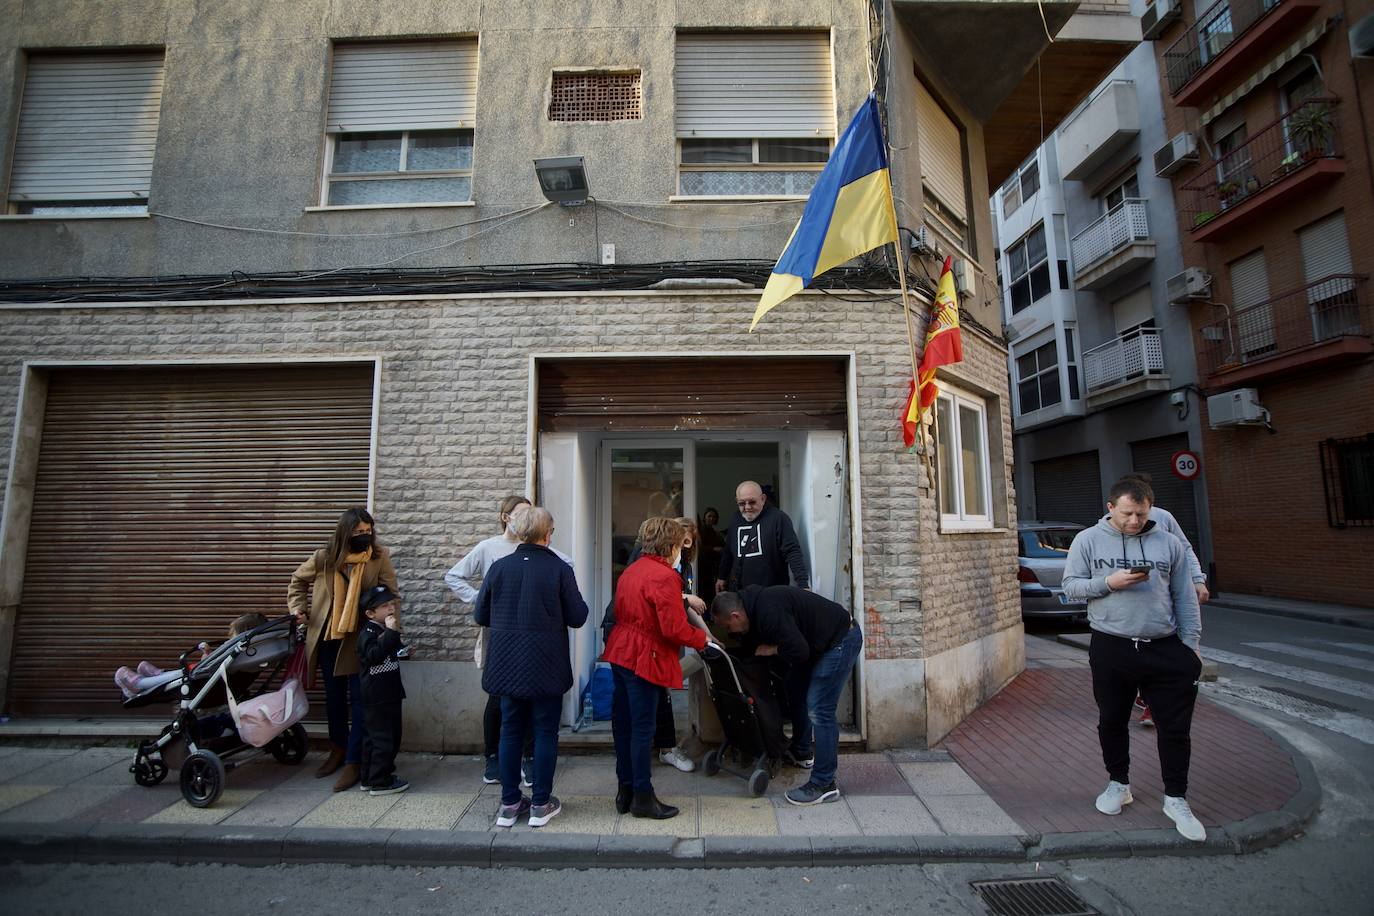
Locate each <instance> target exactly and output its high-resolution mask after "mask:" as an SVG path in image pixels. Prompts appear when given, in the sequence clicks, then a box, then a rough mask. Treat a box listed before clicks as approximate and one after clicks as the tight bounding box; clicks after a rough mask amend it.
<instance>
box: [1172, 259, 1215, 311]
mask: <svg viewBox="0 0 1374 916" xmlns="http://www.w3.org/2000/svg"><path fill="white" fill-rule="evenodd" d="M1165 289H1166V290H1167V291H1168V293H1169V301H1170V302H1171V303H1173V304H1174V305H1186V304H1187V303H1189V302H1192V301H1193V300H1195V299H1206V298H1208V297H1209V296H1210V295H1211V294H1212V293H1211V289H1212V278H1211V277H1210V276H1208V274H1207V271H1205V270H1203V269H1202V268H1201V267H1185V268H1183V273H1181V274H1174V275H1173V276H1172V277H1170V278H1169V282H1168V283H1167V284H1166V286H1165Z"/></svg>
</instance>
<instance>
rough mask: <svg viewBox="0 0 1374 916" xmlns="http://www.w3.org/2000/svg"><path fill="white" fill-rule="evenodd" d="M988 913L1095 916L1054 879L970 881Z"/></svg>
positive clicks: (1025, 915)
mask: <svg viewBox="0 0 1374 916" xmlns="http://www.w3.org/2000/svg"><path fill="white" fill-rule="evenodd" d="M970 886H971V887H972V888H973V890H974V892H975V893H976V894H977V895H978V898H979V899H980V900H982V901H983V905H984V906H985V907H987V908H988V912H989V913H991V914H992V916H1099V913H1098V911H1097V910H1095V909H1093V908H1092V907H1090V906H1088V904H1086V903H1084V902H1083V899H1082V898H1081V897H1079V896H1078V895H1077V894H1075V893H1074V892H1073V891H1071V890H1069V888H1068V887H1067V886H1066V885H1065V884H1064V883H1063V882H1062V881H1060V880H1059V879H1058V878H1007V879H1004V880H999V881H972V882H970Z"/></svg>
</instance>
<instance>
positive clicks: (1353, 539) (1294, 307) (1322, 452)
mask: <svg viewBox="0 0 1374 916" xmlns="http://www.w3.org/2000/svg"><path fill="white" fill-rule="evenodd" d="M1371 11H1374V5H1371V4H1370V3H1368V2H1315V0H1221V2H1217V3H1195V4H1192V5H1191V8H1188V5H1187V4H1182V5H1181V4H1180V3H1179V0H1169V2H1166V3H1161V2H1159V0H1156V2H1155V4H1154V5H1153V7H1151V8H1150V9H1148V10H1147V11H1146V14H1145V18H1144V19H1143V20H1142V24H1143V25H1144V27H1145V28H1144V31H1145V34H1146V37H1152V38H1153V39H1154V42H1155V50H1156V53H1157V55H1158V60H1159V74H1160V81H1161V86H1162V89H1163V95H1164V100H1165V104H1164V114H1165V123H1166V127H1167V133H1168V135H1169V136H1170V137H1171V140H1170V142H1169V143H1166V144H1165V145H1164V146H1163V147H1162V148H1161V149H1160V150H1159V151H1158V152H1157V153H1156V154H1155V166H1156V168H1157V169H1158V170H1159V171H1160V172H1161V173H1163V174H1168V175H1171V176H1172V181H1173V184H1174V193H1175V198H1176V203H1177V207H1178V211H1179V223H1180V234H1181V236H1182V239H1183V261H1184V265H1185V267H1184V272H1183V273H1182V274H1180V275H1179V276H1178V277H1176V278H1175V280H1174V281H1171V283H1170V291H1169V294H1170V299H1171V300H1172V301H1173V302H1174V303H1175V306H1176V307H1178V308H1186V309H1188V310H1189V314H1190V316H1191V319H1192V326H1193V334H1194V345H1195V347H1196V352H1197V363H1198V376H1199V381H1200V384H1201V387H1202V394H1203V395H1204V397H1203V398H1202V399H1200V400H1201V403H1200V404H1199V407H1200V409H1202V410H1203V411H1204V417H1205V423H1204V443H1205V455H1206V461H1205V463H1206V470H1205V476H1206V481H1207V489H1208V498H1209V502H1210V507H1211V513H1212V527H1213V535H1214V554H1215V563H1216V573H1217V576H1216V583H1215V584H1216V585H1217V586H1219V587H1220V588H1221V589H1223V590H1229V591H1234V592H1242V593H1252V594H1263V595H1274V596H1286V597H1294V598H1306V599H1312V600H1318V601H1331V602H1344V603H1351V604H1359V605H1374V588H1371V587H1370V586H1369V585H1368V583H1367V582H1365V581H1364V578H1363V576H1362V575H1361V571H1362V570H1363V569H1364V568H1365V567H1367V566H1368V562H1369V558H1370V557H1371V556H1374V437H1371V431H1374V359H1371V351H1372V350H1374V346H1371V333H1374V311H1372V310H1371V300H1370V291H1369V285H1368V276H1369V274H1370V273H1371V272H1374V159H1371V156H1372V155H1374V154H1372V153H1371V150H1370V137H1371V133H1370V131H1371V126H1374V109H1372V108H1371V107H1370V106H1371V105H1374V61H1371V60H1370V59H1369V55H1370V53H1371V52H1370V49H1369V47H1368V46H1367V45H1368V43H1369V41H1370V39H1369V37H1368V36H1369V33H1370V29H1371V28H1372V27H1374V23H1371V21H1370V18H1369V17H1370V15H1371ZM1361 35H1364V36H1365V37H1364V38H1361V37H1360V36H1361ZM1361 41H1363V42H1364V43H1365V44H1364V46H1361V44H1360V42H1361ZM1361 47H1363V55H1362V56H1357V55H1355V54H1353V53H1352V49H1354V50H1359V49H1360V48H1361Z"/></svg>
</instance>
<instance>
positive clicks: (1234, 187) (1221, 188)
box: [1217, 178, 1240, 210]
mask: <svg viewBox="0 0 1374 916" xmlns="http://www.w3.org/2000/svg"><path fill="white" fill-rule="evenodd" d="M1217 197H1219V198H1221V209H1223V210H1225V209H1226V208H1227V207H1229V206H1231V204H1233V203H1235V202H1236V200H1237V199H1238V198H1239V197H1240V185H1238V184H1236V183H1235V182H1234V181H1232V180H1231V179H1229V178H1228V179H1226V180H1225V181H1223V182H1222V183H1221V184H1219V185H1217Z"/></svg>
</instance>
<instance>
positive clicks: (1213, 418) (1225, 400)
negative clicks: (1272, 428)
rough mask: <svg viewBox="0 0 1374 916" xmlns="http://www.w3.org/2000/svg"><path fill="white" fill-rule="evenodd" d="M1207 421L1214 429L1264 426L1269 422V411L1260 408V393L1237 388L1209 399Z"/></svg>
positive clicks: (1249, 389) (1250, 389)
mask: <svg viewBox="0 0 1374 916" xmlns="http://www.w3.org/2000/svg"><path fill="white" fill-rule="evenodd" d="M1207 420H1208V423H1210V424H1211V427H1212V429H1225V428H1227V427H1230V426H1247V425H1250V424H1264V423H1267V422H1269V411H1267V410H1265V409H1264V408H1263V407H1261V406H1260V402H1259V392H1258V391H1256V390H1255V389H1253V388H1237V389H1236V390H1235V391H1228V392H1226V393H1225V394H1214V395H1212V396H1211V397H1209V398H1208V399H1207Z"/></svg>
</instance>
